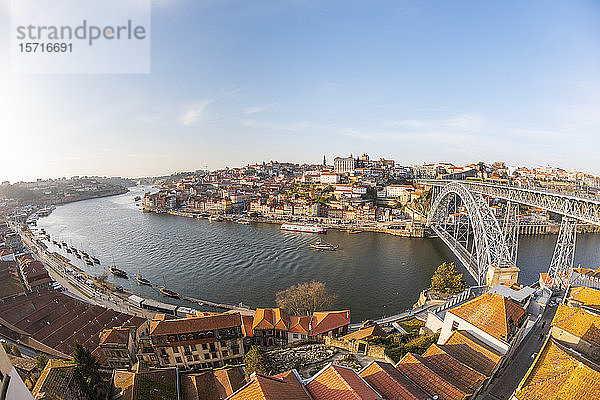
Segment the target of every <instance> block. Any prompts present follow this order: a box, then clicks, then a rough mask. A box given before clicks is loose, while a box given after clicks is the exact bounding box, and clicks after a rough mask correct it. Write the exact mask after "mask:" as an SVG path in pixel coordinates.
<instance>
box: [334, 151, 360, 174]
mask: <svg viewBox="0 0 600 400" xmlns="http://www.w3.org/2000/svg"><path fill="white" fill-rule="evenodd" d="M355 168H356V160H355V159H354V158H353V157H352V154H350V157H336V158H334V159H333V172H335V173H336V174H351V173H353V172H354V169H355Z"/></svg>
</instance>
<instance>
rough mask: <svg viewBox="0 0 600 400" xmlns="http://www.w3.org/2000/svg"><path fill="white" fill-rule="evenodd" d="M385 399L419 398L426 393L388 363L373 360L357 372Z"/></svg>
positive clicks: (425, 396) (424, 397)
mask: <svg viewBox="0 0 600 400" xmlns="http://www.w3.org/2000/svg"><path fill="white" fill-rule="evenodd" d="M359 375H360V376H361V377H362V378H363V379H364V380H365V381H367V383H368V384H369V385H371V386H372V387H373V388H374V389H375V390H377V391H378V392H379V393H380V394H381V395H382V396H383V397H384V398H386V399H387V400H421V399H426V398H429V396H428V395H427V393H425V392H424V391H423V390H421V389H420V388H419V387H418V386H417V385H415V384H414V383H412V382H411V380H410V379H408V378H407V377H406V376H404V375H403V374H402V373H401V372H400V371H399V370H397V369H396V368H394V366H393V365H392V364H390V363H384V362H380V361H373V362H372V363H371V364H369V365H368V366H366V367H365V368H364V369H363V370H362V371H361V372H360V374H359Z"/></svg>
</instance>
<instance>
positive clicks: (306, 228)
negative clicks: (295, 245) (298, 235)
mask: <svg viewBox="0 0 600 400" xmlns="http://www.w3.org/2000/svg"><path fill="white" fill-rule="evenodd" d="M279 229H281V230H282V231H292V232H307V233H327V229H325V228H323V227H320V226H317V225H296V224H282V225H281V227H280V228H279Z"/></svg>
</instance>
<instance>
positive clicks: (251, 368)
mask: <svg viewBox="0 0 600 400" xmlns="http://www.w3.org/2000/svg"><path fill="white" fill-rule="evenodd" d="M244 364H245V366H246V380H248V379H249V378H250V375H252V373H254V372H258V373H259V374H267V373H268V372H269V369H270V368H269V362H268V361H267V358H266V357H265V355H264V354H263V352H262V350H261V348H260V347H259V346H252V347H251V348H250V350H248V352H247V353H246V355H245V356H244Z"/></svg>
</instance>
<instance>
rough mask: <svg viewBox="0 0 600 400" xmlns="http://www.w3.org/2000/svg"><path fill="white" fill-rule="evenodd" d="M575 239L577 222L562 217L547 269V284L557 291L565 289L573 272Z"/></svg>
mask: <svg viewBox="0 0 600 400" xmlns="http://www.w3.org/2000/svg"><path fill="white" fill-rule="evenodd" d="M576 237H577V220H576V219H573V218H570V217H564V216H563V218H562V222H561V224H560V232H559V233H558V239H557V240H556V247H555V248H554V254H553V255H552V262H551V263H550V268H549V269H548V283H549V284H550V285H551V286H552V287H555V288H558V289H566V288H567V286H568V284H569V277H570V275H571V272H572V271H573V260H574V259H575V241H576Z"/></svg>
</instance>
